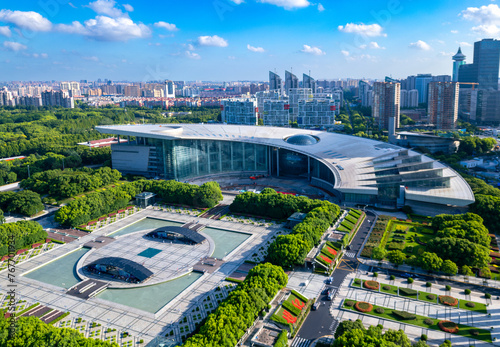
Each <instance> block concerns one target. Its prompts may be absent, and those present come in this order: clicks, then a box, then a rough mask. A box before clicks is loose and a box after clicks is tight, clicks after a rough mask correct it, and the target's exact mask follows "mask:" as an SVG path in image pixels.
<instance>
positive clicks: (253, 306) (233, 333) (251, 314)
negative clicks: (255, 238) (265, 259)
mask: <svg viewBox="0 0 500 347" xmlns="http://www.w3.org/2000/svg"><path fill="white" fill-rule="evenodd" d="M287 282H288V276H287V275H286V274H285V272H284V271H283V269H282V268H280V267H278V266H274V265H271V264H269V263H266V264H260V265H257V266H256V267H255V268H253V269H252V270H251V271H250V272H249V274H248V275H247V277H246V279H245V280H244V281H243V282H242V283H241V284H239V285H238V287H237V288H236V289H235V290H234V291H232V292H231V293H230V294H229V296H228V297H227V299H226V300H224V301H223V302H222V303H221V304H220V305H219V307H218V308H217V309H216V310H215V312H214V313H212V314H210V315H209V316H208V317H207V320H206V322H205V324H203V326H202V327H201V328H200V331H199V333H197V334H195V335H193V336H192V337H190V338H189V339H187V340H186V342H185V343H184V346H185V347H233V346H235V345H236V344H237V342H238V341H239V339H240V338H241V337H242V336H243V334H244V333H245V331H246V330H247V329H248V328H249V327H250V326H251V325H252V324H253V322H254V321H255V319H256V318H257V316H258V314H259V312H262V311H263V310H265V309H266V308H267V305H268V304H269V302H270V301H271V300H272V298H273V297H274V296H275V295H276V294H277V293H278V291H279V290H281V289H282V288H283V287H285V285H286V284H287Z"/></svg>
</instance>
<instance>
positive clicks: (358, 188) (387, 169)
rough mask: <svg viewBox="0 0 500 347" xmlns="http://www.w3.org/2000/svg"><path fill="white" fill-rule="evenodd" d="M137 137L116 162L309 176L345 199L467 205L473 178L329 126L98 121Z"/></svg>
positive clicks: (129, 167) (189, 175) (174, 171)
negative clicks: (330, 129) (330, 130)
mask: <svg viewBox="0 0 500 347" xmlns="http://www.w3.org/2000/svg"><path fill="white" fill-rule="evenodd" d="M96 130H98V131H99V132H101V133H104V134H114V135H117V136H119V137H122V138H123V137H128V138H129V139H130V138H135V141H129V142H128V143H121V144H116V145H112V147H111V149H112V163H113V168H115V169H117V170H119V171H121V172H123V173H125V174H126V173H131V174H140V175H145V176H148V177H160V178H164V179H175V180H179V181H185V180H189V179H193V178H207V180H209V179H217V178H220V177H224V176H231V175H234V176H240V177H241V176H242V175H245V176H252V175H270V176H273V177H283V178H288V179H289V178H301V179H307V180H308V181H309V182H310V184H311V185H313V186H316V187H319V188H321V189H323V190H326V191H328V192H329V193H331V194H332V195H334V196H335V197H336V198H337V199H338V200H340V201H341V202H348V203H359V204H370V205H378V206H394V207H402V206H405V205H407V206H411V207H413V208H414V209H415V210H419V209H420V208H425V209H428V208H434V207H435V208H443V207H445V206H448V207H452V208H460V207H465V206H467V205H469V204H471V203H473V202H474V194H473V193H472V190H471V188H470V187H469V185H468V184H467V182H466V181H465V180H464V179H463V178H462V177H461V176H460V175H459V174H457V173H456V172H455V171H454V170H452V169H451V168H449V167H448V166H446V165H444V164H442V163H440V162H438V161H435V160H433V159H431V158H429V157H427V156H425V155H422V154H420V153H417V152H415V151H412V150H411V149H407V148H403V147H399V146H395V145H392V144H388V143H384V142H379V141H374V140H370V139H365V138H360V137H354V136H349V135H341V134H336V133H328V132H323V131H311V130H301V129H293V128H276V127H263V126H240V125H225V124H175V125H172V124H154V125H153V124H145V125H113V126H98V127H96Z"/></svg>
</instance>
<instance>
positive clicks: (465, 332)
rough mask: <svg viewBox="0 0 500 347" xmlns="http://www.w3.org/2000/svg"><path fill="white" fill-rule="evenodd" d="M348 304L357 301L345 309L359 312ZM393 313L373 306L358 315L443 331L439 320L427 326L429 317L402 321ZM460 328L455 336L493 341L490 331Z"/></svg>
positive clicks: (466, 327) (344, 306)
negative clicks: (426, 322) (475, 332)
mask: <svg viewBox="0 0 500 347" xmlns="http://www.w3.org/2000/svg"><path fill="white" fill-rule="evenodd" d="M346 302H356V301H354V300H345V301H344V305H343V308H344V309H348V310H353V311H356V312H358V311H357V310H356V309H355V308H354V307H349V306H346V305H345V303H346ZM376 308H382V309H384V313H376V312H375V309H376ZM392 311H393V310H392V309H390V308H386V307H382V306H377V305H373V310H372V311H371V312H368V313H361V312H358V313H360V314H366V315H370V316H374V317H379V318H385V319H389V320H392V321H396V322H400V323H403V324H411V325H416V326H419V327H423V328H429V329H432V330H437V331H441V329H439V327H438V323H439V321H438V320H437V319H432V321H433V323H434V324H432V325H427V324H425V323H424V320H425V319H428V317H424V316H419V315H417V318H416V319H413V320H400V319H397V318H396V317H395V316H394V315H393V314H392ZM458 326H459V328H460V330H459V331H458V332H457V333H456V334H455V335H460V336H464V337H467V338H469V339H475V340H481V341H485V342H488V343H491V342H492V340H491V333H490V331H489V330H485V329H477V328H474V327H470V326H467V325H463V324H459V325H458ZM471 329H473V330H476V331H478V332H479V335H477V336H474V335H472V334H471V332H470V330H471Z"/></svg>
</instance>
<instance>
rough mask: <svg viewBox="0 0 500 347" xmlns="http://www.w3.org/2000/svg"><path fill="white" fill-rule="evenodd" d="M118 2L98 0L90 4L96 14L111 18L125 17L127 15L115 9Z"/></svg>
mask: <svg viewBox="0 0 500 347" xmlns="http://www.w3.org/2000/svg"><path fill="white" fill-rule="evenodd" d="M115 5H116V1H114V0H97V1H94V2H91V3H90V4H88V7H90V8H91V9H92V10H93V11H94V12H95V13H97V14H104V15H106V16H110V17H123V16H125V15H126V14H125V13H123V12H122V11H121V10H120V9H118V8H116V7H115Z"/></svg>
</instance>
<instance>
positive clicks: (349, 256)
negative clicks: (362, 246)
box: [345, 252, 356, 258]
mask: <svg viewBox="0 0 500 347" xmlns="http://www.w3.org/2000/svg"><path fill="white" fill-rule="evenodd" d="M345 256H346V257H347V258H355V257H356V252H345Z"/></svg>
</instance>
